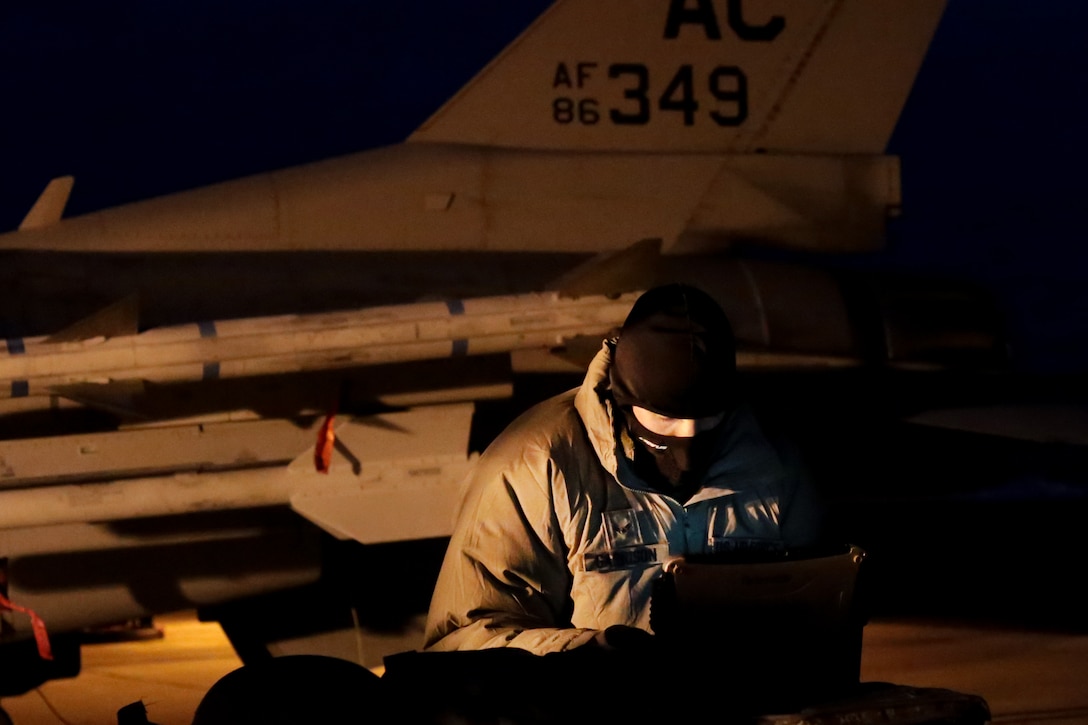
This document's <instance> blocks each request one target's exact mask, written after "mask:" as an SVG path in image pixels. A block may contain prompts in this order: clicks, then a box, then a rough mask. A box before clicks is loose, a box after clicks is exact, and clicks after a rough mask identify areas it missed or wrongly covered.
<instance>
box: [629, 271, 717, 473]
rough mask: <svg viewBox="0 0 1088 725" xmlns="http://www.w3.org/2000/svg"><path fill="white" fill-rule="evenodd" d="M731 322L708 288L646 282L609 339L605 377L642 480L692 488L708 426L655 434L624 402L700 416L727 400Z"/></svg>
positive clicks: (706, 452) (708, 449)
mask: <svg viewBox="0 0 1088 725" xmlns="http://www.w3.org/2000/svg"><path fill="white" fill-rule="evenodd" d="M735 373H736V343H735V340H734V336H733V328H732V326H731V325H730V324H729V319H728V318H727V317H726V316H725V313H724V312H723V311H722V309H721V307H720V306H719V305H718V303H717V302H715V301H714V299H713V298H712V297H710V295H708V294H707V293H705V292H703V291H702V290H700V289H698V288H696V287H692V286H690V285H686V284H679V283H674V284H668V285H663V286H661V287H655V288H653V289H651V290H648V291H647V292H646V293H645V294H643V295H642V296H641V297H639V299H638V300H637V301H636V302H635V304H634V306H633V307H632V308H631V312H630V313H628V315H627V319H626V320H625V321H624V323H623V327H622V328H621V329H620V333H619V337H618V338H617V340H616V347H615V353H614V356H613V364H612V369H611V371H610V382H611V386H612V396H613V399H614V400H615V402H616V404H617V405H618V406H619V409H620V411H621V412H622V414H623V418H624V420H625V422H626V424H627V429H628V430H629V431H630V433H631V435H632V436H633V437H634V438H635V440H636V441H638V442H639V445H637V446H636V455H635V461H634V463H635V467H636V469H637V470H638V471H639V473H640V475H641V476H643V477H644V478H646V479H647V480H648V481H649V482H650V483H652V484H655V485H657V486H659V487H662V486H660V484H666V486H663V488H666V489H667V490H669V491H673V490H675V489H678V488H679V489H689V491H688V493H689V494H690V493H691V492H693V490H694V489H695V488H697V487H698V484H699V480H700V479H701V477H702V475H703V474H704V473H705V471H706V467H707V466H709V465H710V463H711V455H712V454H713V448H712V443H713V440H714V435H713V434H714V432H715V431H705V432H701V433H698V434H696V435H695V436H694V437H691V438H681V437H676V436H663V435H660V434H658V433H654V432H653V431H650V430H648V429H647V428H646V427H645V426H643V425H642V424H641V423H639V422H638V420H637V419H636V418H635V416H634V413H633V412H632V410H631V408H632V406H636V405H637V406H639V407H641V408H646V409H647V410H650V411H653V412H655V413H658V414H660V415H665V416H668V417H670V418H689V419H697V418H706V417H710V416H714V415H717V414H719V413H723V412H727V411H729V410H730V409H731V408H732V407H733V405H734V402H733V398H734V389H735V384H736V381H735Z"/></svg>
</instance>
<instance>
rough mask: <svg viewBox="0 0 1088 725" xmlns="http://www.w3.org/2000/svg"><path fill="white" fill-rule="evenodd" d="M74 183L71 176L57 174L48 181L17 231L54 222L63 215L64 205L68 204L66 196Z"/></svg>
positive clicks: (37, 227) (49, 224)
mask: <svg viewBox="0 0 1088 725" xmlns="http://www.w3.org/2000/svg"><path fill="white" fill-rule="evenodd" d="M74 183H75V177H73V176H58V177H57V178H55V179H53V180H52V181H50V182H49V183H48V184H47V185H46V187H45V190H44V191H42V193H41V196H39V197H38V200H37V201H36V202H34V206H32V207H30V211H29V212H27V215H26V216H25V217H23V221H22V223H21V224H19V231H25V230H27V229H41V228H43V227H48V226H52V225H54V224H56V223H57V222H59V221H60V218H61V217H62V216H64V207H66V206H67V205H68V196H69V195H70V194H71V193H72V185H73V184H74Z"/></svg>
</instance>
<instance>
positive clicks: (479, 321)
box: [0, 292, 639, 398]
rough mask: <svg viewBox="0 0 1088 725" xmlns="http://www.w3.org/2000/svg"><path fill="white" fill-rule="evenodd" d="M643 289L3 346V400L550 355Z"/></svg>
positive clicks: (606, 325) (600, 324) (613, 324)
mask: <svg viewBox="0 0 1088 725" xmlns="http://www.w3.org/2000/svg"><path fill="white" fill-rule="evenodd" d="M638 295H639V292H630V293H626V294H621V295H615V296H608V295H584V296H579V297H570V296H566V295H563V294H561V293H559V292H533V293H528V294H519V295H500V296H492V297H477V298H469V299H464V300H447V301H441V302H421V303H413V304H404V305H386V306H377V307H368V308H363V309H357V310H346V311H337V312H325V313H314V314H298V315H277V316H269V317H254V318H245V319H232V320H217V321H209V322H197V323H192V324H185V325H174V326H168V327H159V328H154V329H151V330H147V331H144V332H138V333H133V334H121V335H112V336H110V335H92V336H87V335H83V336H80V337H78V339H71V338H70V336H64V335H60V336H58V335H54V336H43V337H34V338H13V339H8V340H6V349H0V381H5V382H6V383H7V384H6V385H5V384H3V383H0V397H4V394H5V393H6V394H7V397H11V398H17V397H25V396H32V395H46V394H50V393H56V392H58V391H60V390H62V389H63V387H64V386H66V385H76V384H86V383H110V382H117V381H124V380H143V381H148V382H157V383H169V382H182V381H194V380H211V379H221V378H222V379H225V378H235V377H242V376H250V375H266V374H274V373H292V372H307V371H316V370H327V369H334V368H347V367H356V366H365V365H375V364H379V363H395V362H405V361H411V360H429V359H438V358H449V357H459V356H465V355H483V354H495V353H503V352H514V351H518V350H529V349H538V350H543V349H548V348H554V347H556V346H561V345H563V344H564V342H565V341H567V340H570V339H571V338H574V337H579V336H586V335H598V336H603V335H605V334H607V333H608V331H609V330H611V329H613V328H618V327H619V326H620V325H621V324H622V322H623V320H624V318H625V317H626V315H627V313H628V312H629V311H630V309H631V305H632V304H634V301H635V299H637V297H638Z"/></svg>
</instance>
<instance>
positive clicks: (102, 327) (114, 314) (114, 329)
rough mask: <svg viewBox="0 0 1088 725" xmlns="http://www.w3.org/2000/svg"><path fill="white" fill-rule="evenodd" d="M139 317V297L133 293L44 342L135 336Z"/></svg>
mask: <svg viewBox="0 0 1088 725" xmlns="http://www.w3.org/2000/svg"><path fill="white" fill-rule="evenodd" d="M139 317H140V300H139V295H137V294H135V293H134V294H131V295H129V296H128V297H125V298H124V299H121V300H118V301H117V302H114V303H113V304H112V305H109V306H108V307H104V308H102V309H101V310H99V311H98V312H95V313H94V314H92V315H90V316H89V317H85V318H83V319H82V320H80V321H79V322H77V323H75V324H74V325H70V326H68V327H66V328H64V329H63V330H61V331H59V332H56V333H54V334H52V335H50V336H49V338H48V339H47V340H46V342H50V343H53V342H77V341H79V340H88V339H90V338H92V337H103V338H110V337H120V336H122V335H135V334H136V333H138V332H139V331H140V330H139Z"/></svg>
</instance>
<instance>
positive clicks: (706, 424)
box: [631, 405, 725, 438]
mask: <svg viewBox="0 0 1088 725" xmlns="http://www.w3.org/2000/svg"><path fill="white" fill-rule="evenodd" d="M631 412H632V413H634V415H635V418H636V419H637V420H638V422H639V423H641V424H642V425H643V426H645V427H646V429H647V430H649V431H651V432H653V433H657V434H658V435H662V436H672V437H674V438H692V437H694V436H695V434H696V433H702V432H703V431H707V430H710V429H711V428H713V427H714V426H716V425H718V424H719V423H721V422H722V420H723V419H724V418H725V413H724V412H723V413H718V414H717V415H712V416H708V417H706V418H670V417H668V416H667V415H661V414H660V413H655V412H653V411H652V410H647V409H646V408H640V407H639V406H637V405H633V406H631Z"/></svg>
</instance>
